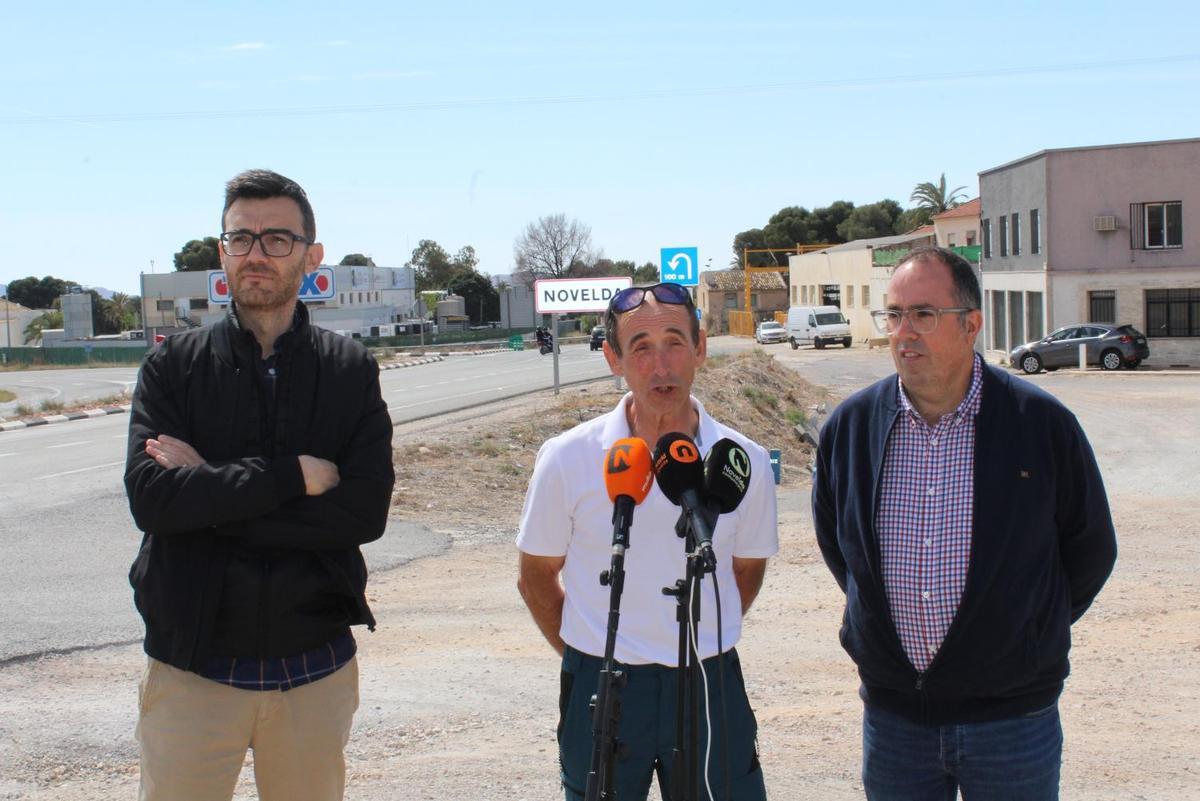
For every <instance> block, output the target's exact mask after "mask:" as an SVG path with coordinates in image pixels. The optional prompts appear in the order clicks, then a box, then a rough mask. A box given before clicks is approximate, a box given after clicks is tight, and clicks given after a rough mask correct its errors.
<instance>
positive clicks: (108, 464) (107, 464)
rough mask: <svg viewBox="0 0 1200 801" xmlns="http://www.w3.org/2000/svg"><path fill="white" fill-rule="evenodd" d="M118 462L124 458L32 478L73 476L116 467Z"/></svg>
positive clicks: (123, 461)
mask: <svg viewBox="0 0 1200 801" xmlns="http://www.w3.org/2000/svg"><path fill="white" fill-rule="evenodd" d="M119 464H125V460H124V459H122V460H121V461H119V462H105V463H104V464H94V465H92V466H91V467H81V468H79V469H78V470H64V471H63V472H61V473H51V474H50V475H48V476H38V477H36V478H35V479H34V481H45V480H46V479H48V478H59V477H60V476H73V475H75V474H76V473H86V472H87V471H89V470H100V469H101V468H104V467H116V466H117V465H119Z"/></svg>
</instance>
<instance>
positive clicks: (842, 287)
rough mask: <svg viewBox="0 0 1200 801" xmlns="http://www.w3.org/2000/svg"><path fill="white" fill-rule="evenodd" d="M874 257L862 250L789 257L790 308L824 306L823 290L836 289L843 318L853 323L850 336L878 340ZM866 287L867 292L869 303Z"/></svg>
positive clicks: (865, 249)
mask: <svg viewBox="0 0 1200 801" xmlns="http://www.w3.org/2000/svg"><path fill="white" fill-rule="evenodd" d="M871 253H872V251H871V249H870V248H859V249H854V250H832V251H821V252H817V253H804V254H802V255H799V256H789V257H788V265H789V267H790V273H789V276H788V296H789V299H790V304H791V305H792V306H821V305H824V303H823V297H824V294H823V292H822V290H821V287H823V286H827V285H836V286H837V287H838V290H839V295H840V298H839V304H840V307H841V310H842V314H844V315H845V316H846V319H847V320H849V321H850V335H851V336H852V337H853V338H854V339H855V340H856V341H860V342H861V341H863V340H866V339H869V338H871V337H874V336H876V333H875V327H874V325H873V324H872V323H871V314H870V312H871V309H872V308H879V303H880V294H879V288H878V284H877V282H873V281H872V277H873V275H874V268H872V266H871ZM864 287H866V288H867V298H866V299H865V302H864V298H863V288H864ZM805 288H807V293H806V292H805Z"/></svg>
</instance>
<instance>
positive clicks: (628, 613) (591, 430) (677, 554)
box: [517, 395, 779, 666]
mask: <svg viewBox="0 0 1200 801" xmlns="http://www.w3.org/2000/svg"><path fill="white" fill-rule="evenodd" d="M630 397H631V396H630V395H626V396H625V397H624V398H622V399H621V402H620V403H618V404H617V407H616V408H615V409H613V411H611V412H609V413H608V414H605V415H601V416H600V417H597V418H596V419H594V420H590V421H588V422H586V423H582V424H580V425H578V426H575V428H572V429H571V430H570V431H566V432H564V433H562V434H560V435H558V436H557V437H554V438H552V439H549V440H547V441H546V442H545V443H544V444H543V445H542V447H541V450H540V451H538V457H537V462H536V464H535V466H534V469H533V477H532V478H531V479H530V480H529V489H528V491H527V492H526V494H525V510H524V512H523V513H522V516H521V530H520V532H519V533H518V535H517V547H518V548H519V549H520V550H521V551H523V552H524V553H527V554H530V555H532V556H565V557H566V563H565V565H564V566H563V572H562V580H563V586H564V589H565V591H566V602H565V604H564V605H563V619H562V629H561V631H560V635H561V636H562V638H563V640H564V641H565V642H566V643H567V644H568V645H570V646H571V647H573V648H575V649H577V650H579V651H582V652H584V653H587V654H592V655H593V656H603V655H604V643H605V634H606V632H607V629H608V601H609V588H608V587H603V586H601V585H600V573H601V571H603V570H607V569H608V568H609V567H610V566H611V564H612V533H613V530H612V529H613V527H612V514H613V504H612V501H610V500H609V499H608V492H607V490H606V489H605V485H604V455H605V453H607V451H608V449H609V447H611V446H612V444H613V443H614V442H616V441H617V440H618V439H621V438H622V437H629V436H632V434H631V433H630V431H629V422H628V418H627V417H626V415H625V409H626V405H627V404H628V403H629V399H630ZM692 405H693V406H694V407H695V409H696V411H697V412H698V413H699V416H700V427H699V431H698V436H697V437H696V444H697V445H698V446H699V448H700V451H701V453H703V454H707V453H708V451H709V449H710V448H711V447H712V446H713V444H714V443H716V442H717V440H719V439H721V438H723V437H728V438H730V439H732V440H733V441H735V442H737V443H738V444H739V445H741V446H742V447H743V448H745V450H746V453H748V454H749V455H750V464H751V476H750V487H749V488H748V490H747V492H746V497H745V498H743V499H742V502H741V504H740V505H739V506H738V508H737V509H736V510H735V511H733V512H730V513H729V514H724V515H721V516H720V518H719V519H718V521H717V527H716V531H715V532H714V534H713V550H714V551H715V553H716V556H717V573H716V576H717V579H718V581H719V582H720V591H721V615H722V620H721V623H722V629H723V632H722V645H723V646H724V648H725V650H729V648H731V647H732V646H733V645H734V644H735V643H736V642H737V641H738V638H739V637H740V636H741V631H742V601H741V596H740V595H739V594H738V589H737V583H736V582H735V581H734V577H733V561H732V558H731V557H733V556H738V557H744V558H748V559H764V558H767V557H770V556H774V555H775V553H776V552H777V551H778V550H779V534H778V531H777V529H776V518H775V484H774V480H773V477H772V474H771V462H770V457H769V455H768V454H767V451H766V450H765V449H763V448H762V447H761V446H759V445H757V444H756V443H754V442H753V441H751V440H750V439H747V438H746V437H745V436H743V435H741V434H739V433H738V432H736V431H734V430H733V429H731V428H729V427H727V426H723V425H721V424H720V423H718V422H716V421H715V420H713V419H712V418H711V417H709V416H708V414H707V413H706V412H705V411H704V407H703V406H702V405H701V404H700V402H699V401H698V400H696V399H695V398H692ZM680 511H681V510H680V508H679V507H678V506H675V505H674V504H672V503H671V502H670V501H669V500H667V498H666V496H664V495H663V494H662V490H660V489H659V488H658V485H657V483H656V484H655V485H654V487H653V488H652V489H651V490H650V494H649V495H647V496H646V499H645V500H644V501H642V503H641V504H639V505H638V506H637V507H636V508H635V509H634V512H633V525H632V526H631V528H630V532H629V549H628V551H626V554H625V589H624V592H623V593H622V595H621V620H620V625H619V627H618V629H617V646H616V653H615V657H616V659H617V661H619V662H624V663H625V664H631V665H640V664H649V663H657V664H662V665H670V666H674V665H676V664H677V663H678V655H679V653H678V652H679V624H678V622H676V620H675V604H676V601H675V598H674V597H671V596H667V595H663V594H662V590H663V588H664V587H673V586H674V585H675V582H676V580H678V579H681V578H683V577H684V574H685V572H686V567H687V565H686V553H685V551H684V541H683V540H682V539H681V538H679V537H677V536H676V535H675V521H676V520H678V518H679V513H680ZM699 648H700V654H701V656H702V657H703V658H708V657H710V656H713V655H715V654H716V653H717V610H716V602H715V599H714V592H713V584H712V576H705V577H704V581H703V583H702V590H701V593H700V632H699Z"/></svg>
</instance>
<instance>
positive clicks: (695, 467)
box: [654, 432, 704, 506]
mask: <svg viewBox="0 0 1200 801" xmlns="http://www.w3.org/2000/svg"><path fill="white" fill-rule="evenodd" d="M654 474H655V476H656V477H657V478H658V486H659V489H661V490H662V491H663V495H666V496H667V500H669V501H670V502H671V503H673V504H675V505H676V506H679V502H680V500H681V499H682V497H683V493H684V492H686V491H688V490H696V491H697V492H699V491H700V490H702V489H703V488H704V464H703V463H702V462H701V461H700V450H699V449H698V448H697V447H696V443H695V441H694V440H693V439H692V438H691V437H689V436H688V435H687V434H680V433H679V432H673V433H670V434H663V435H662V436H661V437H659V440H658V443H657V444H656V445H655V446H654Z"/></svg>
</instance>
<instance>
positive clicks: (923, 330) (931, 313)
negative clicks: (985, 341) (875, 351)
mask: <svg viewBox="0 0 1200 801" xmlns="http://www.w3.org/2000/svg"><path fill="white" fill-rule="evenodd" d="M969 311H975V310H974V309H970V308H967V307H966V306H955V307H953V308H948V309H935V308H933V307H932V306H918V307H916V308H913V309H905V310H903V311H901V310H899V309H876V310H875V311H873V312H871V322H873V323H875V330H876V331H878V332H879V333H881V334H894V333H896V332H897V331H899V330H900V321H901V320H902V319H903V318H905V317H907V318H908V325H909V327H911V328H912V330H913V331H914V332H915V333H917V334H929V333H932V332H933V330H934V329H936V328H937V326H938V320H940V319H941V317H942V315H943V314H962V313H963V312H969Z"/></svg>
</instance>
